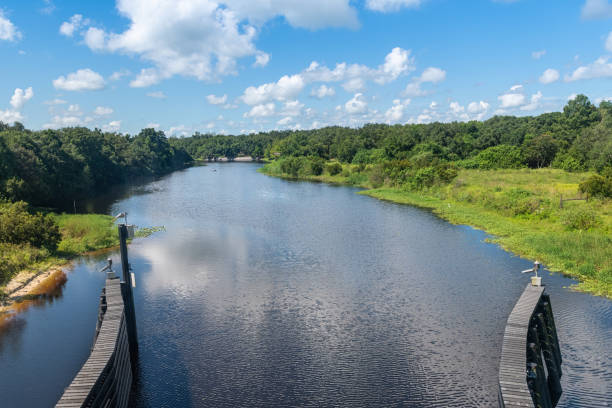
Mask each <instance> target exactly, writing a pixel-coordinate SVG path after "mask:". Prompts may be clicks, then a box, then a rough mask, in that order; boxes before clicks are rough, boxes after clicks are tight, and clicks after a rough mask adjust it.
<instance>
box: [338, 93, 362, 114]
mask: <svg viewBox="0 0 612 408" xmlns="http://www.w3.org/2000/svg"><path fill="white" fill-rule="evenodd" d="M344 109H345V110H346V112H347V113H349V114H351V115H354V114H358V113H365V112H366V111H367V110H368V102H367V101H366V98H365V96H363V94H362V93H356V94H355V95H354V96H353V97H352V98H351V99H349V100H348V101H347V102H346V104H344Z"/></svg>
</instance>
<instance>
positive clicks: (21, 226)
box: [0, 201, 61, 251]
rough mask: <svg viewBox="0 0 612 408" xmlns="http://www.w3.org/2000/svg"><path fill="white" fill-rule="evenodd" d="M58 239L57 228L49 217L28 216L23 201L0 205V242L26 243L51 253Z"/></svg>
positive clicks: (38, 214) (41, 215)
mask: <svg viewBox="0 0 612 408" xmlns="http://www.w3.org/2000/svg"><path fill="white" fill-rule="evenodd" d="M60 239H61V235H60V232H59V227H58V225H57V223H56V222H55V221H54V220H53V218H52V217H51V215H43V214H41V213H35V214H30V213H29V212H28V211H27V204H26V203H25V202H23V201H18V202H15V203H7V204H0V242H6V243H11V244H24V243H27V244H30V245H32V246H35V247H39V248H46V249H49V250H51V251H53V250H55V249H56V248H57V244H58V243H59V241H60Z"/></svg>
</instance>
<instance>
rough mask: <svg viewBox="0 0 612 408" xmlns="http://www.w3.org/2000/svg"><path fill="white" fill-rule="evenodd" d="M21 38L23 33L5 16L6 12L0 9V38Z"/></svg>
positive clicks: (12, 39)
mask: <svg viewBox="0 0 612 408" xmlns="http://www.w3.org/2000/svg"><path fill="white" fill-rule="evenodd" d="M20 38H21V33H20V32H19V30H18V29H17V27H15V24H13V23H12V22H11V20H9V19H8V18H7V17H5V15H4V12H3V11H2V9H0V40H4V41H16V40H19V39H20Z"/></svg>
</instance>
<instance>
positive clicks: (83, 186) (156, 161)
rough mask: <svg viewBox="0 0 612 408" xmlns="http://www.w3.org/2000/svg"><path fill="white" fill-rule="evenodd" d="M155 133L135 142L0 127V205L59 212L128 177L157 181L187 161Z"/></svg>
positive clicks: (90, 133) (85, 132)
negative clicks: (4, 202)
mask: <svg viewBox="0 0 612 408" xmlns="http://www.w3.org/2000/svg"><path fill="white" fill-rule="evenodd" d="M191 160H192V159H191V156H190V155H189V154H187V153H186V152H185V151H184V150H182V149H180V148H176V147H174V146H172V145H171V144H170V143H169V141H168V139H167V138H166V136H165V135H164V133H163V132H161V131H155V130H154V129H143V130H142V131H141V132H140V133H139V134H138V135H136V136H129V135H121V134H117V133H109V132H102V131H100V130H99V129H94V130H90V129H87V128H80V127H75V128H65V129H59V130H43V131H30V130H27V129H24V128H23V126H22V125H21V124H20V123H16V124H14V125H13V126H8V125H6V124H4V123H2V122H0V199H4V200H8V201H27V202H29V203H30V204H32V205H36V206H48V207H61V206H62V205H65V204H66V203H67V202H72V200H73V199H78V198H82V197H87V196H91V195H95V194H97V193H100V192H102V191H104V190H106V189H107V188H108V187H110V186H111V185H113V184H119V183H122V182H125V181H127V180H129V179H130V178H133V177H139V176H159V175H162V174H165V173H168V172H170V171H173V170H176V169H179V168H183V167H185V166H186V165H188V163H189V162H190V161H191Z"/></svg>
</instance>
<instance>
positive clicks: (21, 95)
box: [10, 87, 34, 110]
mask: <svg viewBox="0 0 612 408" xmlns="http://www.w3.org/2000/svg"><path fill="white" fill-rule="evenodd" d="M33 96H34V91H33V90H32V87H29V88H27V89H26V90H25V91H24V90H23V89H21V88H16V89H15V92H14V93H13V96H12V97H11V102H10V103H11V106H12V107H13V108H14V109H16V110H19V109H21V108H22V107H23V105H24V104H25V103H26V102H27V101H29V100H30V99H32V97H33Z"/></svg>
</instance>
